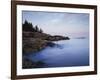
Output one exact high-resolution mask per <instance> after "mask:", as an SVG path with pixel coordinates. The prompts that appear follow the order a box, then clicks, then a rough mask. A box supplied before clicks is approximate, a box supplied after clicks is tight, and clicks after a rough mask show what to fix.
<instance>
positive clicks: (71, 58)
mask: <svg viewBox="0 0 100 80" xmlns="http://www.w3.org/2000/svg"><path fill="white" fill-rule="evenodd" d="M54 43H56V44H57V45H56V46H54V47H47V48H45V49H44V50H42V51H40V52H38V53H31V54H28V55H26V56H25V57H26V58H28V59H30V60H32V61H42V62H44V65H41V68H48V67H71V66H88V65H89V40H88V39H70V40H61V41H55V42H54Z"/></svg>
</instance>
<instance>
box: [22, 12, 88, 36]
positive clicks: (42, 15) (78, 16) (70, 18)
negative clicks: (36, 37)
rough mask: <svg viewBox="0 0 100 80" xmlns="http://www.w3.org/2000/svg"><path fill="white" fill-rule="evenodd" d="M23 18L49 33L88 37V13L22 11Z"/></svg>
mask: <svg viewBox="0 0 100 80" xmlns="http://www.w3.org/2000/svg"><path fill="white" fill-rule="evenodd" d="M25 20H27V21H28V22H31V23H32V24H33V26H35V25H38V27H39V28H41V29H42V30H43V32H44V33H48V34H51V35H63V36H70V37H89V14H88V13H69V12H44V11H41V12H39V11H22V22H23V23H24V21H25Z"/></svg>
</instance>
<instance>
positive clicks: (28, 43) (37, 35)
mask: <svg viewBox="0 0 100 80" xmlns="http://www.w3.org/2000/svg"><path fill="white" fill-rule="evenodd" d="M69 39H70V38H69V37H65V36H61V35H54V36H52V35H50V34H47V33H45V32H43V30H42V29H39V27H38V26H37V25H35V26H33V24H32V23H30V22H28V21H27V20H25V22H24V23H23V24H22V40H23V41H22V49H23V55H25V54H30V53H36V52H39V51H41V50H43V49H45V48H46V47H53V46H55V45H57V44H55V43H53V41H59V40H69ZM27 64H28V65H27ZM39 64H41V65H42V64H43V62H41V61H38V62H32V61H30V60H28V59H26V58H23V68H32V67H35V66H37V65H39Z"/></svg>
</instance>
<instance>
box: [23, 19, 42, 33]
mask: <svg viewBox="0 0 100 80" xmlns="http://www.w3.org/2000/svg"><path fill="white" fill-rule="evenodd" d="M22 30H23V31H30V32H40V33H43V30H42V29H41V28H40V29H39V27H38V26H37V25H35V26H33V25H32V23H30V22H28V21H27V20H25V22H24V23H23V25H22Z"/></svg>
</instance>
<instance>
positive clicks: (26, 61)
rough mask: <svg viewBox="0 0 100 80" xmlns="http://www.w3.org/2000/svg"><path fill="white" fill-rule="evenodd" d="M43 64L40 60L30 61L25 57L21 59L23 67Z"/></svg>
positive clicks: (36, 66) (38, 66) (37, 66)
mask: <svg viewBox="0 0 100 80" xmlns="http://www.w3.org/2000/svg"><path fill="white" fill-rule="evenodd" d="M43 65H44V62H42V61H31V60H29V59H26V58H23V61H22V68H23V69H30V68H40V67H41V66H43Z"/></svg>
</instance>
